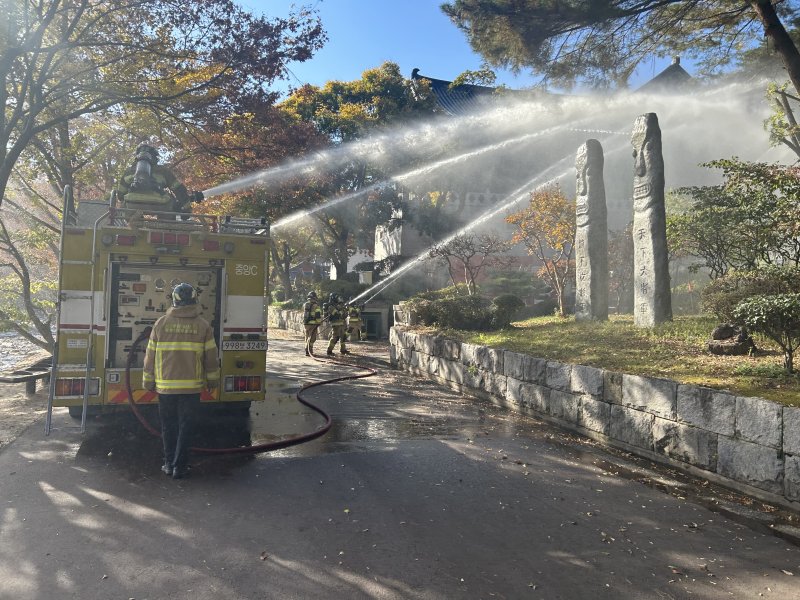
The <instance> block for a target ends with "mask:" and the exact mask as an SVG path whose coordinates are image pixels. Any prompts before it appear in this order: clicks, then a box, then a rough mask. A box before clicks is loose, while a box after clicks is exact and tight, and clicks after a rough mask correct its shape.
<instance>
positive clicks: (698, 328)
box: [442, 315, 800, 406]
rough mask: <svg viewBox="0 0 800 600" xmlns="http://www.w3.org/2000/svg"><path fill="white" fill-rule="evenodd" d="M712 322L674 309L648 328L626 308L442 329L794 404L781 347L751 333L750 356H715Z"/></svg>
mask: <svg viewBox="0 0 800 600" xmlns="http://www.w3.org/2000/svg"><path fill="white" fill-rule="evenodd" d="M716 325H717V320H716V319H714V318H713V317H676V319H675V320H674V321H673V322H671V323H665V324H663V325H660V326H658V327H655V328H653V329H646V328H639V327H635V326H634V325H633V318H632V317H631V316H628V315H613V316H612V317H611V318H610V319H609V320H608V321H607V322H600V323H586V322H583V323H577V322H575V319H574V318H567V319H561V318H558V317H537V318H534V319H528V320H526V321H520V322H517V323H514V324H513V325H512V327H511V328H510V329H506V330H502V331H495V332H488V333H479V332H472V331H454V330H447V331H444V332H442V333H444V334H445V335H446V336H447V337H451V338H453V339H457V340H460V341H463V342H468V343H473V344H481V345H485V346H491V347H493V348H506V349H508V350H512V351H515V352H521V353H524V354H530V355H532V356H536V357H539V358H546V359H548V360H557V361H561V362H568V363H575V364H581V365H589V366H593V367H600V368H603V369H609V370H611V371H618V372H621V373H629V374H635V375H647V376H652V377H663V378H667V379H673V380H675V381H679V382H681V383H691V384H695V385H702V386H707V387H711V388H716V389H720V390H727V391H729V392H732V393H734V394H736V395H739V396H757V397H760V398H766V399H769V400H774V401H776V402H780V403H782V404H785V405H788V406H800V377H798V375H797V374H794V375H787V374H786V373H785V371H784V370H783V368H782V364H783V354H782V352H781V351H780V349H779V348H778V347H777V346H776V345H775V344H774V343H773V342H771V341H770V340H767V339H766V338H758V337H757V338H755V342H756V346H757V347H758V349H759V352H758V353H756V355H755V356H715V355H713V354H711V353H709V352H708V350H707V349H706V345H707V343H708V340H709V339H710V337H711V331H712V330H713V329H714V327H715V326H716ZM797 367H798V369H800V365H797Z"/></svg>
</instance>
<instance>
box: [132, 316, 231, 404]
mask: <svg viewBox="0 0 800 600" xmlns="http://www.w3.org/2000/svg"><path fill="white" fill-rule="evenodd" d="M142 384H143V386H144V388H145V389H147V390H155V391H156V392H158V393H159V394H194V393H199V392H201V391H202V390H203V388H205V387H206V385H208V387H216V386H217V385H219V364H218V361H217V345H216V343H215V342H214V332H213V330H212V329H211V326H210V325H209V324H208V322H207V321H206V320H205V319H203V318H202V317H201V316H199V314H198V307H197V305H196V304H190V305H188V306H174V307H172V308H170V309H169V310H168V311H167V314H166V315H164V316H163V317H161V318H160V319H159V320H158V321H156V323H155V325H154V326H153V331H152V332H151V333H150V341H149V342H148V344H147V351H146V352H145V355H144V372H143V374H142Z"/></svg>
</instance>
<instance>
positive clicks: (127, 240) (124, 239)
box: [117, 235, 136, 246]
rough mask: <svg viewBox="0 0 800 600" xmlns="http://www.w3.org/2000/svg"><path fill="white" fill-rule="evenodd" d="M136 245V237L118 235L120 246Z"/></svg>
mask: <svg viewBox="0 0 800 600" xmlns="http://www.w3.org/2000/svg"><path fill="white" fill-rule="evenodd" d="M135 243H136V236H135V235H117V245H118V246H133V245H134V244H135Z"/></svg>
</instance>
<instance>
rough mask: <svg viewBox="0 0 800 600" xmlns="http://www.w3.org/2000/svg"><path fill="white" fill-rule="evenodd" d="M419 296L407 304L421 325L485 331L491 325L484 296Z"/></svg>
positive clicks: (490, 313)
mask: <svg viewBox="0 0 800 600" xmlns="http://www.w3.org/2000/svg"><path fill="white" fill-rule="evenodd" d="M426 294H430V292H426ZM421 296H422V295H421V294H420V295H419V296H415V297H414V298H412V299H411V300H409V301H408V304H409V308H410V309H411V310H412V311H413V312H414V313H415V314H416V316H417V319H418V320H419V322H420V323H421V324H423V325H436V326H437V327H443V328H452V329H466V330H472V331H486V330H488V329H490V328H491V326H492V310H491V309H490V307H489V300H487V299H486V298H483V297H481V296H476V295H473V296H466V295H460V296H455V295H454V296H445V297H441V298H436V299H429V298H424V297H421Z"/></svg>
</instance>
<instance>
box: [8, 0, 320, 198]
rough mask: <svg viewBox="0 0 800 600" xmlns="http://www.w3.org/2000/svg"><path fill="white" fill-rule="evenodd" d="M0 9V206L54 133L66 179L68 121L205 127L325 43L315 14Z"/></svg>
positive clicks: (157, 7) (133, 4)
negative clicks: (138, 116)
mask: <svg viewBox="0 0 800 600" xmlns="http://www.w3.org/2000/svg"><path fill="white" fill-rule="evenodd" d="M0 7H2V14H3V15H4V16H5V17H6V18H7V20H6V22H5V23H4V24H3V25H2V31H0V105H2V106H3V113H2V117H0V203H2V201H3V198H4V197H5V191H6V187H7V185H8V181H9V178H10V176H11V173H12V170H13V168H14V166H15V165H16V163H17V161H18V160H19V159H20V157H21V156H22V154H23V152H25V151H26V150H28V149H29V148H30V146H31V145H32V144H33V143H34V142H35V140H37V138H39V139H41V138H40V136H42V135H43V134H44V133H45V132H49V131H59V137H60V139H59V144H60V147H61V149H62V151H63V152H62V154H61V155H60V158H61V161H60V167H61V168H67V170H68V167H69V159H70V158H71V156H70V153H69V151H68V150H69V148H70V146H71V144H70V140H69V139H68V134H69V129H68V124H69V122H70V121H71V120H73V119H77V118H79V117H81V116H83V115H89V114H96V113H101V112H104V111H111V112H112V113H113V112H119V111H122V110H124V108H125V107H126V106H130V105H140V106H147V107H148V108H150V109H151V110H153V111H156V112H159V113H161V114H164V115H169V116H170V117H171V118H173V119H177V120H193V119H194V120H196V119H202V120H203V121H206V120H207V119H208V118H210V117H212V116H214V115H219V114H222V113H225V112H226V111H228V110H229V109H230V107H231V106H232V105H246V104H247V103H248V102H250V101H252V100H253V99H256V98H261V97H264V96H269V95H270V93H269V92H268V90H267V88H266V85H268V84H269V83H271V82H272V81H274V80H275V79H276V78H278V77H280V76H282V75H283V74H284V73H285V72H286V66H285V64H286V62H288V61H292V60H301V61H302V60H306V59H308V58H309V57H310V56H311V53H312V52H313V51H314V50H315V49H316V48H318V47H319V46H320V44H321V43H322V41H323V40H324V34H323V32H322V30H321V27H320V25H319V23H318V21H317V20H316V19H315V18H313V15H310V14H308V13H299V14H298V15H295V16H291V17H289V18H287V19H274V20H268V19H266V18H264V17H255V16H253V15H251V14H250V13H247V12H246V11H244V10H243V9H241V8H239V7H238V6H237V5H236V4H235V3H234V2H233V1H232V0H186V1H185V2H181V3H175V2H170V1H168V0H154V1H152V2H148V3H146V4H143V3H142V2H140V1H139V0H114V1H110V2H95V1H94V0H69V1H61V0H30V1H23V0H2V3H1V4H0ZM272 97H273V98H274V97H275V96H274V94H272ZM62 177H64V179H65V182H66V180H67V179H68V177H67V176H65V175H62Z"/></svg>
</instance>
